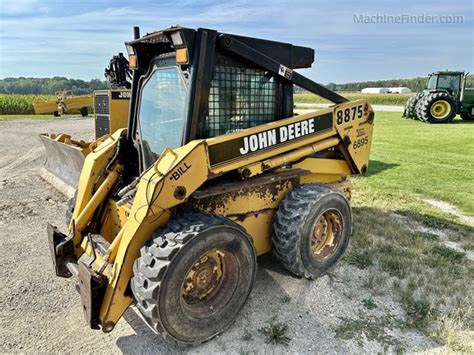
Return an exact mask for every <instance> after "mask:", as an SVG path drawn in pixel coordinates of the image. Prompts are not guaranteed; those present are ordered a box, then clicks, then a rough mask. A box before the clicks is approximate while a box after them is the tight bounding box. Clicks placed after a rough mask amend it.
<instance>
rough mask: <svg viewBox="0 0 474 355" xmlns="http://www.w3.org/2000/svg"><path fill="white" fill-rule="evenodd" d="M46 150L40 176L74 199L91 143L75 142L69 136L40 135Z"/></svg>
mask: <svg viewBox="0 0 474 355" xmlns="http://www.w3.org/2000/svg"><path fill="white" fill-rule="evenodd" d="M39 137H40V139H41V141H42V142H43V144H44V147H45V149H46V161H45V163H44V166H43V167H42V168H41V169H40V171H39V175H40V176H41V177H42V178H43V179H44V180H46V181H47V182H48V183H50V184H51V185H52V186H53V187H55V188H56V189H57V190H59V191H60V192H61V193H63V194H64V195H66V196H68V197H73V196H74V193H75V190H76V189H77V186H78V184H79V177H80V175H81V170H82V166H83V165H84V159H85V157H86V155H87V154H89V152H90V148H89V143H86V142H84V141H75V140H72V139H71V136H69V135H67V134H59V135H54V134H51V135H48V134H40V135H39Z"/></svg>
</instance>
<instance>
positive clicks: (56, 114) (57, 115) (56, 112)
mask: <svg viewBox="0 0 474 355" xmlns="http://www.w3.org/2000/svg"><path fill="white" fill-rule="evenodd" d="M53 116H54V117H59V116H61V115H60V114H59V111H53Z"/></svg>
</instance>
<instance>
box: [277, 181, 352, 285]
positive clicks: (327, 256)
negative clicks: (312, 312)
mask: <svg viewBox="0 0 474 355" xmlns="http://www.w3.org/2000/svg"><path fill="white" fill-rule="evenodd" d="M351 224H352V213H351V207H350V205H349V202H348V201H347V199H346V198H345V196H344V195H343V194H342V192H341V191H339V190H338V189H336V188H334V187H331V186H329V185H323V184H307V185H303V186H300V187H296V188H295V189H294V190H293V191H291V192H290V193H289V194H288V195H287V196H286V198H285V199H284V200H283V201H282V203H281V204H280V206H279V207H278V211H277V213H276V215H275V222H274V224H273V235H272V242H273V248H274V254H275V256H276V257H277V259H278V260H279V261H280V262H281V263H282V265H283V266H284V267H285V268H286V269H287V270H288V271H290V272H292V273H293V274H295V275H297V276H302V277H303V276H304V277H306V278H311V279H313V278H316V277H319V276H322V275H324V274H325V273H327V272H328V271H329V270H331V269H332V268H333V267H334V266H335V265H336V263H337V262H338V261H339V259H340V258H341V257H342V256H343V254H344V252H345V251H346V249H347V245H348V244H349V238H350V235H351Z"/></svg>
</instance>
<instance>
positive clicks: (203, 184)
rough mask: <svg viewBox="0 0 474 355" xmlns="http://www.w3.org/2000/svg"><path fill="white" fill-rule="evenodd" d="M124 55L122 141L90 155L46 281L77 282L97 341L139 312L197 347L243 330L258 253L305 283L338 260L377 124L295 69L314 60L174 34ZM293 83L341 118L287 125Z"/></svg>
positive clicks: (190, 33) (52, 236)
mask: <svg viewBox="0 0 474 355" xmlns="http://www.w3.org/2000/svg"><path fill="white" fill-rule="evenodd" d="M127 48H128V52H129V62H130V67H131V68H132V69H133V81H132V88H131V101H130V112H129V122H128V127H127V128H126V129H120V130H118V131H116V132H115V133H113V134H112V135H111V136H109V137H108V138H106V139H103V140H101V141H100V142H98V143H97V147H96V148H95V149H93V150H92V151H91V152H90V153H89V154H88V155H87V157H86V159H85V163H84V166H83V169H82V173H81V176H80V180H79V186H78V190H77V194H76V198H75V199H74V204H73V209H71V213H70V218H69V221H68V222H69V225H68V232H67V233H65V234H63V233H61V232H60V231H59V230H58V228H56V227H54V226H51V225H49V226H48V236H49V243H50V247H51V252H52V259H53V263H54V268H55V271H56V274H57V275H58V276H62V277H71V276H75V277H77V278H78V284H79V287H78V289H79V292H80V296H81V302H82V305H83V309H84V314H85V318H86V320H87V323H88V324H89V326H90V327H92V328H94V329H102V330H103V331H104V332H110V331H112V330H113V329H114V327H115V325H116V324H117V322H118V321H119V320H120V318H121V317H122V315H123V313H124V312H125V310H126V309H127V308H128V307H129V306H130V305H131V304H132V303H134V304H135V305H136V307H137V308H138V310H139V311H140V313H141V315H142V317H143V319H144V320H145V321H146V322H147V323H148V325H149V326H150V327H151V328H152V329H153V330H154V331H155V332H157V333H160V334H162V335H164V336H165V337H166V338H167V339H169V340H172V341H175V342H177V343H180V344H198V343H200V342H203V341H205V340H208V339H210V338H212V337H214V336H215V335H217V334H219V333H221V332H222V331H224V330H225V329H226V328H227V327H228V326H230V325H231V324H232V322H233V321H234V320H235V318H236V317H237V315H238V313H239V311H240V310H241V309H242V307H243V306H244V304H245V303H246V301H247V298H248V297H249V294H250V292H251V290H252V286H253V284H254V282H255V274H256V267H257V261H256V258H257V255H260V254H264V253H268V252H270V251H273V252H274V255H275V256H276V258H277V259H278V260H279V261H280V262H281V263H282V265H283V266H284V267H285V268H286V269H288V270H289V271H290V272H292V273H293V274H295V275H297V276H300V277H306V278H316V277H318V276H321V275H323V274H324V273H326V272H327V271H328V270H330V269H331V268H332V267H333V266H334V265H335V264H336V262H337V261H338V260H339V259H340V258H341V256H342V255H343V253H344V251H345V249H346V247H347V245H348V241H349V236H350V234H351V223H352V215H351V208H350V204H349V202H348V199H349V198H350V195H351V183H350V181H349V176H350V175H352V174H364V173H365V172H366V170H367V167H368V161H369V152H370V147H371V143H372V131H373V122H374V113H373V111H372V109H371V107H370V105H369V104H368V103H367V101H366V100H357V101H348V100H347V99H345V98H344V97H342V96H340V95H338V94H337V93H334V92H332V91H330V90H328V89H326V88H324V87H323V86H321V85H319V84H317V83H315V82H313V81H311V80H310V79H308V78H306V77H304V76H303V75H301V74H300V73H298V72H296V71H294V69H297V68H306V67H310V66H311V64H312V62H313V61H314V51H313V50H312V49H310V48H305V47H300V46H293V45H291V44H287V43H280V42H274V41H268V40H262V39H257V38H249V37H242V36H237V35H231V34H225V33H219V32H217V31H214V30H209V29H197V30H194V29H189V28H183V27H171V28H169V29H165V30H162V31H157V32H153V33H150V34H147V35H145V36H143V37H140V36H139V34H138V30H136V31H135V40H133V41H130V42H128V43H127ZM293 85H298V86H300V87H302V88H304V89H306V90H308V91H310V92H312V93H314V94H317V95H320V96H322V97H324V98H326V99H328V100H331V101H332V102H334V105H333V106H331V107H329V108H327V109H323V110H320V111H316V112H310V113H306V114H302V115H293Z"/></svg>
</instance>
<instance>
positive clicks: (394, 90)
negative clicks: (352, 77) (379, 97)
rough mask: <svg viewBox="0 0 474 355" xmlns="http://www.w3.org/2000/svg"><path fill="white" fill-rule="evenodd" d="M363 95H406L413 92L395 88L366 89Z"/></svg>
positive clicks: (405, 88) (403, 88) (363, 90)
mask: <svg viewBox="0 0 474 355" xmlns="http://www.w3.org/2000/svg"><path fill="white" fill-rule="evenodd" d="M361 92H362V93H363V94H389V93H394V94H406V93H409V92H411V90H410V89H409V88H407V87H393V88H365V89H362V90H361Z"/></svg>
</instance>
